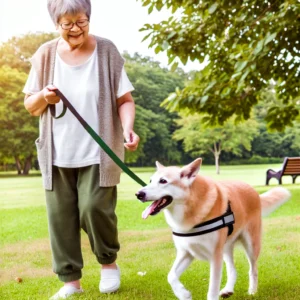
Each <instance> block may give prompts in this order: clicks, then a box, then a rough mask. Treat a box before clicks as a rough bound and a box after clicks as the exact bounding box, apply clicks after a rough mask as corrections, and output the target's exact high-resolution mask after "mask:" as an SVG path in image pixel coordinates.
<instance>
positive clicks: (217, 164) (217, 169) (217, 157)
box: [215, 153, 220, 175]
mask: <svg viewBox="0 0 300 300" xmlns="http://www.w3.org/2000/svg"><path fill="white" fill-rule="evenodd" d="M219 157H220V155H219V154H217V153H215V165H216V171H217V174H218V175H219V174H220V165H219Z"/></svg>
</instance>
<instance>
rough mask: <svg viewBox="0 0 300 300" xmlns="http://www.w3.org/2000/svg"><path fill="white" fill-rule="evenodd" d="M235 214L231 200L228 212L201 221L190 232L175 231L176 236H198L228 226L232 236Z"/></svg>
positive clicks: (229, 233)
mask: <svg viewBox="0 0 300 300" xmlns="http://www.w3.org/2000/svg"><path fill="white" fill-rule="evenodd" d="M234 222H235V221H234V214H233V212H232V210H231V206H230V202H228V206H227V210H226V212H225V213H224V214H223V215H222V216H220V217H217V218H214V219H212V220H209V221H206V222H203V223H200V224H198V225H196V226H194V227H193V228H192V229H191V230H190V231H188V232H178V231H177V232H174V231H173V234H174V235H176V236H181V237H189V236H197V235H203V234H206V233H210V232H213V231H216V230H218V229H221V228H224V227H228V234H227V236H230V235H231V234H232V232H233V224H234Z"/></svg>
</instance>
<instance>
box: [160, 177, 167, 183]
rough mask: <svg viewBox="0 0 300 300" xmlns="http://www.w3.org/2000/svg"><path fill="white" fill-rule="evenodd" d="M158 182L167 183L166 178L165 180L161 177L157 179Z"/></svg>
mask: <svg viewBox="0 0 300 300" xmlns="http://www.w3.org/2000/svg"><path fill="white" fill-rule="evenodd" d="M159 183H162V184H165V183H167V180H166V179H163V178H161V179H160V180H159Z"/></svg>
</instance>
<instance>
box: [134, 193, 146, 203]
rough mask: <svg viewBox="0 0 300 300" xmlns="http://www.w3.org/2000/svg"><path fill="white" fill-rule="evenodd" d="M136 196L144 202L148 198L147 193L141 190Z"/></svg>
mask: <svg viewBox="0 0 300 300" xmlns="http://www.w3.org/2000/svg"><path fill="white" fill-rule="evenodd" d="M135 195H136V197H137V198H138V199H139V200H141V201H142V202H145V201H146V200H145V199H146V193H144V192H142V191H140V192H137V193H136V194H135Z"/></svg>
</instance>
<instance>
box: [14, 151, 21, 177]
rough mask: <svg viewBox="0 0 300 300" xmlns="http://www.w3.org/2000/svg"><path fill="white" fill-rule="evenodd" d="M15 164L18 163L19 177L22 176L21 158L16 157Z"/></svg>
mask: <svg viewBox="0 0 300 300" xmlns="http://www.w3.org/2000/svg"><path fill="white" fill-rule="evenodd" d="M15 162H16V168H17V171H18V175H21V174H22V165H21V162H20V159H19V157H17V156H15Z"/></svg>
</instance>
